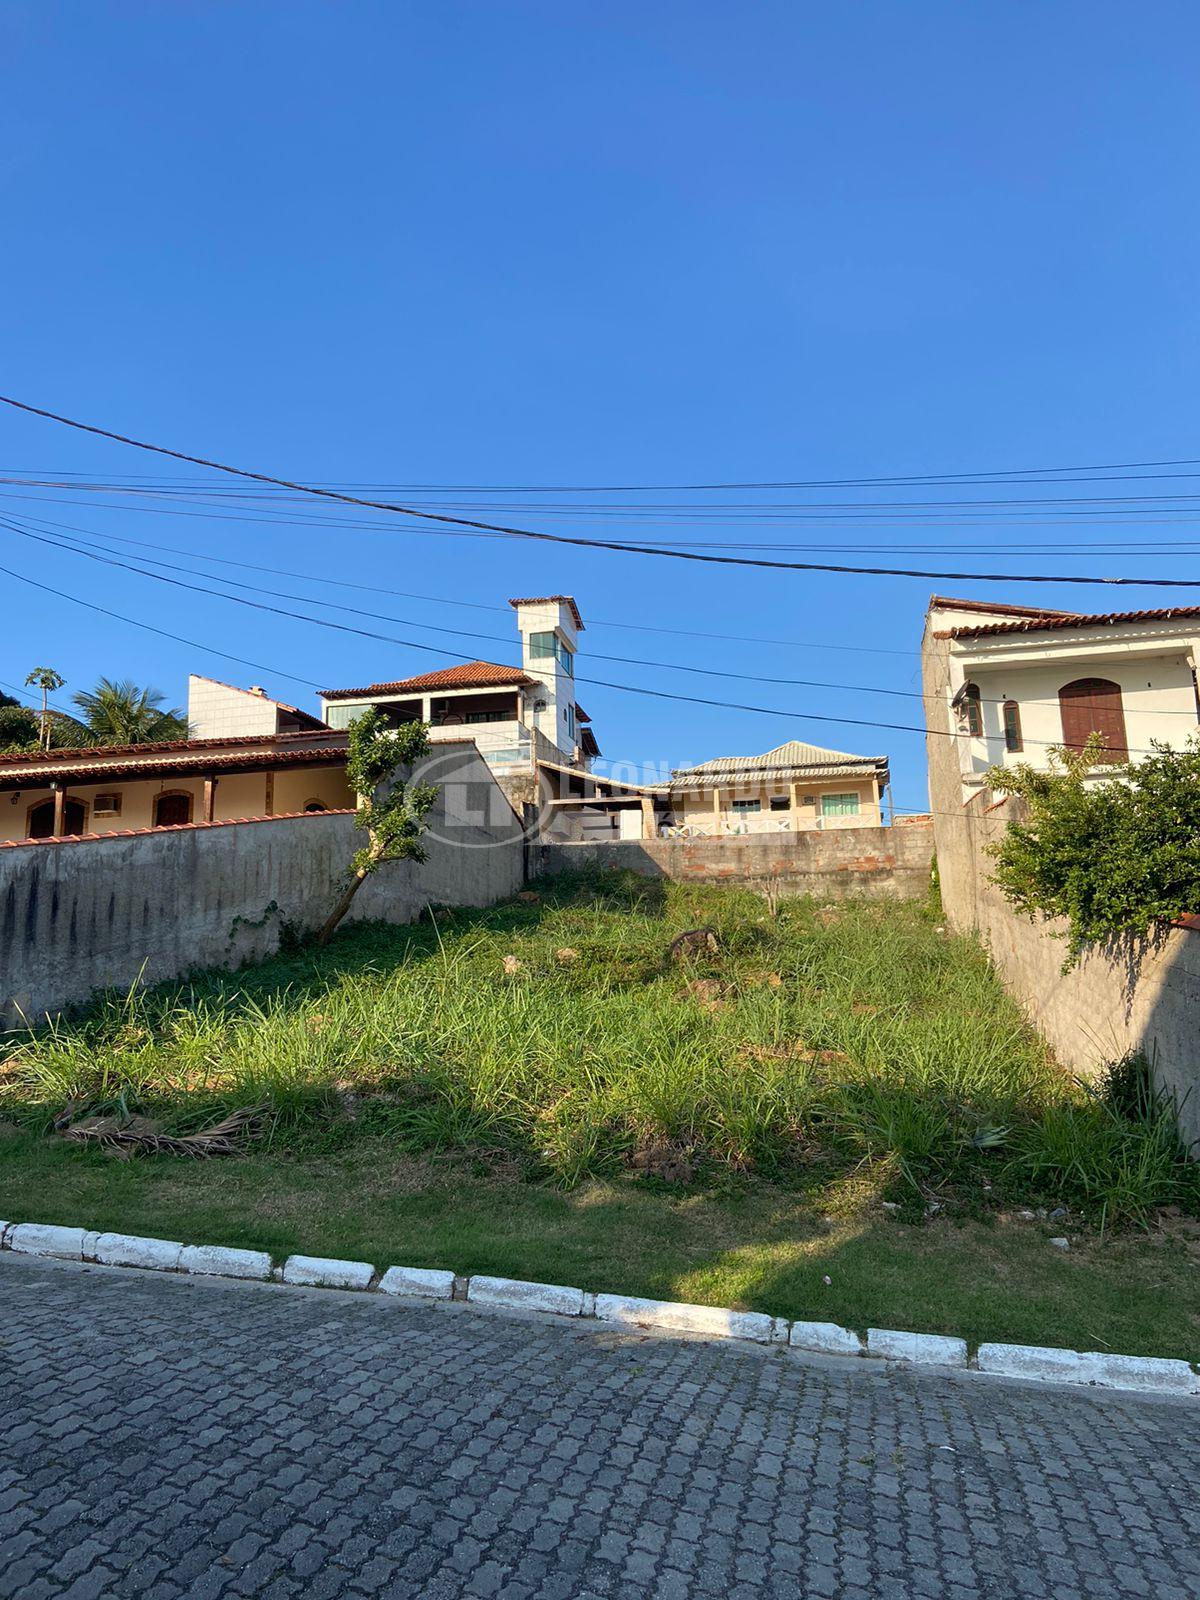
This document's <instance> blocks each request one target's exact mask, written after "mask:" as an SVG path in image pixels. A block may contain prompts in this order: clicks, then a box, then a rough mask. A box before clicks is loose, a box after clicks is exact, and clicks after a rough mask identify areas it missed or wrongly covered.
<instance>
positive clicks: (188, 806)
mask: <svg viewBox="0 0 1200 1600" xmlns="http://www.w3.org/2000/svg"><path fill="white" fill-rule="evenodd" d="M191 820H192V797H191V795H190V794H189V793H188V792H187V790H186V789H165V790H164V791H163V792H162V794H160V795H158V796H156V797H155V801H154V826H155V827H156V828H178V827H181V826H182V825H183V824H184V823H185V822H190V821H191Z"/></svg>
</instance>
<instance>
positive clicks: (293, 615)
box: [0, 519, 1153, 755]
mask: <svg viewBox="0 0 1200 1600" xmlns="http://www.w3.org/2000/svg"><path fill="white" fill-rule="evenodd" d="M0 526H8V527H11V528H12V531H13V532H15V533H20V534H22V535H23V536H24V537H26V538H32V539H35V540H37V542H39V543H41V544H48V545H51V546H54V545H55V541H54V540H52V539H48V538H46V537H44V536H42V535H40V534H32V533H29V532H27V531H26V530H24V529H22V528H20V527H18V526H16V525H15V524H12V523H8V522H6V521H4V519H0ZM57 548H59V549H62V548H69V547H67V546H62V545H58V546H57ZM74 553H75V554H79V555H85V556H86V557H87V558H88V559H89V560H93V561H99V562H101V563H103V564H104V565H106V566H115V567H122V568H124V569H125V570H126V571H129V572H134V573H137V574H138V575H139V576H140V577H145V578H153V579H154V580H155V581H156V582H158V583H166V584H171V585H172V586H173V587H175V588H179V589H189V590H192V591H193V592H195V593H197V594H205V595H209V596H211V597H212V598H214V599H218V600H228V601H230V602H231V603H232V604H234V605H241V606H248V607H250V608H251V609H253V610H255V611H266V612H269V613H272V614H274V615H276V616H283V617H288V618H289V619H290V620H292V621H294V622H305V623H308V624H309V625H310V626H312V627H318V628H332V629H334V630H335V631H337V632H339V633H351V634H356V635H358V636H359V637H361V638H364V639H375V640H379V641H381V642H383V643H385V644H399V645H404V646H407V647H408V648H410V649H415V650H421V651H425V652H426V653H428V654H433V655H444V656H453V657H454V658H455V659H456V660H460V661H465V660H470V659H472V658H471V657H468V656H466V655H464V654H463V652H462V651H459V650H448V649H446V648H445V647H442V648H438V647H436V646H434V645H427V644H420V643H417V642H415V641H413V640H411V639H398V638H395V637H393V636H391V635H388V634H381V633H375V632H373V631H371V630H369V629H365V628H356V627H353V626H352V625H350V624H349V623H344V622H334V621H332V620H331V619H329V618H326V617H310V616H305V615H304V614H303V613H301V612H296V611H288V610H286V609H284V608H283V607H280V606H270V605H265V604H263V603H262V602H261V601H257V600H247V599H245V598H244V597H243V596H241V595H231V594H224V593H222V592H221V591H220V590H217V589H205V588H202V587H201V586H200V585H199V584H194V583H185V582H184V581H183V580H182V579H180V578H169V577H166V576H165V575H164V574H162V573H158V572H147V571H146V570H145V569H144V568H140V567H136V566H134V565H132V564H131V563H129V562H125V561H117V560H114V559H112V558H111V557H107V556H100V555H94V554H91V553H90V552H87V551H75V552H74ZM0 572H4V573H6V574H7V575H8V576H10V577H15V578H17V579H19V581H21V582H24V583H29V584H32V585H33V586H34V587H35V588H40V589H44V590H47V591H48V592H49V593H51V594H57V595H58V596H59V597H60V598H62V599H67V600H74V601H75V602H76V603H77V604H79V605H85V606H88V607H89V609H91V610H93V611H101V612H105V614H106V615H108V616H115V617H118V619H119V620H121V621H124V622H132V623H133V625H134V626H135V627H143V628H147V629H148V631H150V632H152V633H160V634H164V636H165V637H167V638H170V639H175V640H176V642H179V643H184V644H190V645H192V646H193V647H194V648H196V649H200V650H212V651H213V653H214V654H216V655H221V656H224V657H226V659H228V660H231V661H240V662H241V664H242V665H244V666H252V667H254V668H255V669H256V670H259V671H265V672H274V671H276V670H277V669H275V668H272V667H264V666H263V665H262V664H261V663H259V662H247V661H244V660H242V658H241V657H238V656H232V655H230V654H229V653H228V652H227V651H222V650H213V647H212V646H209V645H203V644H199V643H198V642H197V641H195V640H188V639H180V638H179V636H178V635H176V634H171V633H168V632H167V631H166V630H165V629H162V628H155V627H152V626H151V625H150V624H148V623H142V622H138V621H136V620H135V619H133V618H130V617H123V616H121V615H120V614H119V613H117V612H111V611H107V612H106V611H105V608H104V607H102V606H98V605H95V604H93V603H92V602H90V601H85V600H79V599H78V597H77V596H75V595H71V594H67V593H64V592H63V591H62V590H56V589H51V588H50V586H49V585H48V584H43V583H38V582H37V581H36V580H34V579H32V578H26V577H24V576H23V575H22V574H20V573H16V572H13V571H12V570H11V568H8V567H0ZM280 676H283V677H288V678H293V679H294V680H295V681H296V682H301V683H307V684H308V687H310V688H316V687H317V686H316V685H315V684H312V683H311V682H309V680H306V679H303V678H299V677H297V676H296V675H295V674H293V673H280ZM574 681H575V682H578V683H584V684H587V685H588V686H589V687H590V688H601V689H616V690H618V691H620V692H621V693H623V694H636V695H639V696H641V697H642V698H647V697H649V698H651V699H655V700H670V701H673V702H677V703H680V704H686V705H699V706H709V707H714V708H716V709H717V710H722V711H748V712H754V713H756V714H759V715H762V716H771V717H787V718H789V719H791V720H795V721H800V722H820V723H835V724H838V725H841V726H843V727H855V728H879V729H883V730H885V731H891V732H896V733H917V734H921V735H926V736H928V735H932V736H934V737H942V738H948V739H957V738H958V737H959V735H958V734H957V733H956V732H955V731H953V730H951V729H941V728H929V727H922V726H918V725H916V724H914V723H903V722H883V721H880V720H878V719H875V718H867V717H842V716H828V715H825V714H822V713H820V712H815V711H788V710H783V709H781V708H779V707H775V706H757V705H749V704H746V703H744V702H741V701H733V700H711V699H708V698H706V697H703V696H700V695H689V694H676V693H674V692H673V691H671V690H666V689H651V688H649V687H647V686H645V685H642V684H631V683H614V682H612V681H611V680H609V679H606V678H578V679H575V680H574ZM843 687H848V686H843ZM1061 742H1062V741H1061V740H1051V739H1026V740H1025V743H1026V744H1037V745H1044V746H1046V747H1047V748H1053V747H1056V746H1058V745H1059V744H1061ZM1128 753H1129V754H1131V755H1151V754H1153V751H1152V750H1151V749H1137V750H1130V751H1129V752H1128Z"/></svg>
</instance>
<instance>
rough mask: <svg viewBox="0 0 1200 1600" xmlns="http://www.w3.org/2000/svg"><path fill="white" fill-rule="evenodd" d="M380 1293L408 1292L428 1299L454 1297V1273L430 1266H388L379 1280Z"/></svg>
mask: <svg viewBox="0 0 1200 1600" xmlns="http://www.w3.org/2000/svg"><path fill="white" fill-rule="evenodd" d="M379 1292H380V1293H381V1294H408V1295H416V1296H421V1297H422V1298H425V1299H430V1300H452V1299H453V1298H454V1274H453V1273H452V1272H439V1271H437V1270H436V1269H434V1268H432V1267H389V1268H388V1269H387V1271H386V1272H385V1273H384V1275H383V1277H382V1278H380V1280H379Z"/></svg>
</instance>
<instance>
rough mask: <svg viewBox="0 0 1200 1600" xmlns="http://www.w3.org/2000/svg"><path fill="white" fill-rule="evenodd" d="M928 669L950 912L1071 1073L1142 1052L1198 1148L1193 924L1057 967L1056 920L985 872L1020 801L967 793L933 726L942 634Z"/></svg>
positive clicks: (939, 705)
mask: <svg viewBox="0 0 1200 1600" xmlns="http://www.w3.org/2000/svg"><path fill="white" fill-rule="evenodd" d="M924 669H925V692H926V710H927V715H928V717H929V719H930V720H929V723H928V726H929V729H930V734H929V737H928V740H927V750H928V756H929V793H930V801H931V804H932V807H933V821H934V840H935V844H936V849H937V865H938V878H939V880H940V883H941V891H942V905H943V908H944V910H945V913H946V918H947V920H948V922H949V923H950V925H951V926H952V927H954V928H956V929H958V930H959V931H960V932H968V931H972V930H973V931H976V932H978V933H979V935H980V936H981V937H982V939H983V941H984V943H985V944H986V945H987V947H988V949H989V951H990V952H991V956H992V960H993V961H994V962H995V965H996V970H997V971H998V973H999V974H1000V978H1001V980H1002V981H1003V983H1004V986H1005V988H1006V989H1007V990H1008V992H1009V993H1010V994H1011V995H1012V996H1013V997H1014V999H1015V1000H1017V1002H1018V1003H1019V1004H1020V1005H1021V1007H1022V1008H1023V1009H1024V1011H1025V1013H1026V1015H1027V1016H1028V1017H1029V1020H1030V1021H1031V1022H1032V1023H1033V1024H1034V1026H1035V1027H1036V1028H1037V1029H1038V1031H1039V1032H1040V1033H1041V1034H1042V1036H1043V1037H1044V1038H1045V1039H1046V1040H1047V1041H1048V1043H1049V1044H1050V1045H1051V1047H1052V1048H1053V1050H1054V1052H1055V1054H1056V1055H1057V1056H1058V1058H1059V1060H1060V1061H1061V1062H1062V1063H1063V1064H1064V1065H1065V1066H1067V1067H1070V1068H1071V1069H1072V1071H1074V1072H1078V1073H1080V1074H1081V1075H1083V1076H1089V1077H1090V1076H1094V1075H1095V1074H1096V1072H1097V1071H1099V1069H1100V1068H1101V1067H1103V1066H1104V1065H1105V1064H1106V1063H1107V1062H1110V1061H1116V1060H1119V1059H1120V1058H1121V1057H1122V1056H1124V1055H1126V1054H1127V1053H1128V1052H1129V1051H1131V1050H1141V1051H1144V1052H1145V1054H1146V1056H1147V1058H1148V1059H1149V1061H1150V1063H1151V1065H1152V1067H1153V1070H1154V1077H1155V1081H1156V1083H1158V1084H1159V1085H1160V1087H1162V1088H1163V1089H1165V1090H1166V1091H1167V1092H1168V1093H1170V1094H1171V1095H1172V1096H1173V1097H1174V1099H1175V1103H1176V1105H1177V1106H1178V1108H1179V1120H1180V1127H1181V1129H1182V1131H1183V1134H1184V1138H1185V1139H1187V1140H1188V1141H1189V1142H1191V1143H1192V1144H1193V1150H1194V1153H1197V1154H1200V1047H1198V1045H1197V1028H1198V1025H1200V932H1193V931H1191V930H1189V929H1185V928H1179V929H1174V930H1172V931H1171V932H1170V933H1167V934H1164V936H1163V937H1162V938H1161V939H1159V940H1157V941H1151V942H1149V943H1142V942H1139V941H1133V940H1130V941H1127V942H1124V943H1121V942H1117V941H1115V942H1114V943H1113V945H1112V946H1111V947H1105V948H1104V949H1099V948H1095V949H1092V950H1090V951H1089V952H1088V953H1087V954H1086V955H1085V956H1084V957H1083V959H1082V960H1081V961H1080V962H1079V963H1078V965H1076V966H1075V967H1073V968H1072V969H1071V971H1070V972H1065V973H1064V972H1063V970H1062V964H1063V958H1064V956H1065V955H1066V946H1065V944H1064V942H1063V940H1062V938H1061V937H1059V938H1056V937H1055V933H1056V932H1057V933H1060V934H1061V932H1062V925H1060V924H1058V923H1053V922H1035V921H1032V920H1030V919H1029V918H1028V917H1022V916H1018V915H1017V913H1016V912H1015V911H1014V910H1013V909H1012V907H1011V906H1010V905H1009V904H1008V901H1007V900H1006V899H1005V898H1004V896H1003V895H1002V894H1001V892H1000V890H999V889H997V888H996V887H995V885H994V884H993V883H992V882H991V860H990V857H989V856H988V853H987V851H988V846H989V845H991V844H994V843H995V842H996V841H997V840H998V839H999V838H1000V837H1001V836H1002V835H1003V833H1004V830H1005V828H1006V827H1007V825H1008V823H1009V822H1010V821H1011V820H1013V819H1014V818H1017V817H1019V815H1020V806H1021V802H1020V801H1017V800H1013V799H1003V800H999V799H997V797H996V795H995V794H994V793H993V792H992V791H991V790H990V789H985V790H984V791H983V792H982V793H979V794H976V795H974V796H972V798H971V799H970V800H969V801H967V802H966V803H965V804H964V802H963V799H962V784H961V781H960V777H959V771H958V760H957V756H956V754H955V751H954V745H953V741H952V740H950V739H948V738H944V737H941V736H939V734H938V732H937V730H938V729H939V728H943V727H945V726H946V712H945V692H944V684H945V668H944V642H943V641H938V640H928V639H927V640H926V644H925V661H924Z"/></svg>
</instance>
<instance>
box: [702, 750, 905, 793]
mask: <svg viewBox="0 0 1200 1600" xmlns="http://www.w3.org/2000/svg"><path fill="white" fill-rule="evenodd" d="M768 773H770V774H771V775H772V776H774V777H780V776H783V775H785V774H793V773H794V774H796V775H797V776H801V777H803V776H808V777H817V776H823V775H825V774H832V775H834V776H842V777H847V778H850V777H871V776H873V775H874V774H876V773H879V774H880V775H881V776H886V774H887V757H886V756H853V755H848V754H847V753H846V752H845V751H844V750H825V749H823V748H822V746H821V745H819V744H805V743H803V742H802V741H801V740H800V739H789V740H788V741H787V743H786V744H781V745H777V746H776V748H775V749H774V750H767V751H764V753H763V754H762V755H760V756H718V757H716V759H715V760H713V761H703V762H701V763H700V765H699V766H696V767H677V768H676V769H675V771H674V772H672V774H671V787H672V788H673V789H674V788H680V789H685V788H693V789H694V788H696V787H697V785H698V784H699V783H702V782H704V781H706V780H711V779H718V780H731V779H735V778H742V777H744V778H762V777H765V776H766V775H767V774H768Z"/></svg>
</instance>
